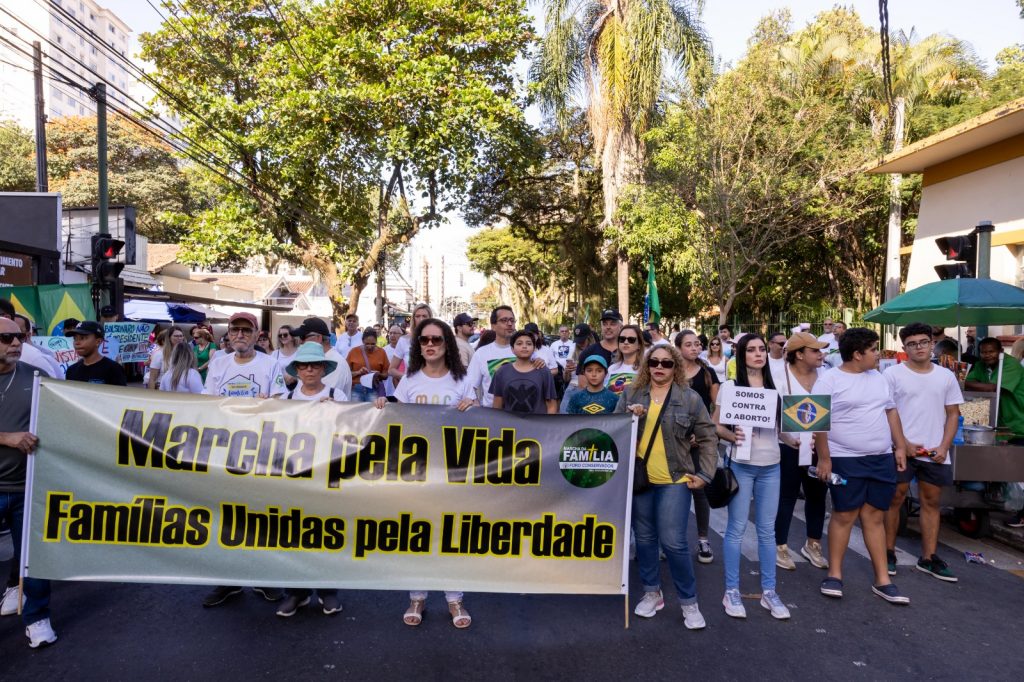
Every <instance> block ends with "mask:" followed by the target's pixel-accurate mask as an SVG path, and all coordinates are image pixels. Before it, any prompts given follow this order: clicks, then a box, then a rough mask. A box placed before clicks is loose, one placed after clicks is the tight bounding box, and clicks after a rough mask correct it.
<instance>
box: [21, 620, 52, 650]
mask: <svg viewBox="0 0 1024 682" xmlns="http://www.w3.org/2000/svg"><path fill="white" fill-rule="evenodd" d="M25 636H26V637H28V645H29V646H30V647H32V648H33V649H37V648H39V647H41V646H42V645H44V644H53V643H54V642H56V641H57V633H56V632H54V631H53V627H52V626H51V625H50V619H49V618H43V619H42V620H37V621H36V622H34V623H31V624H30V625H28V626H27V627H26V628H25Z"/></svg>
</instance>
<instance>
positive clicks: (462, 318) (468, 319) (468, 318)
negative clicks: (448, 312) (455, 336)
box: [452, 313, 476, 327]
mask: <svg viewBox="0 0 1024 682" xmlns="http://www.w3.org/2000/svg"><path fill="white" fill-rule="evenodd" d="M474 322H476V318H475V317H473V316H472V315H470V314H469V313H459V314H458V315H456V316H455V319H454V320H452V326H453V327H458V326H459V325H462V324H472V323H474Z"/></svg>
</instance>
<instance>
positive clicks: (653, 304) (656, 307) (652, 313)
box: [644, 256, 661, 324]
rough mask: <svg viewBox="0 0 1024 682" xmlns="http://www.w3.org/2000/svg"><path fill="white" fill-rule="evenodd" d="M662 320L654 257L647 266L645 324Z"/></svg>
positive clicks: (651, 257)
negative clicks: (655, 279)
mask: <svg viewBox="0 0 1024 682" xmlns="http://www.w3.org/2000/svg"><path fill="white" fill-rule="evenodd" d="M660 320H661V301H660V300H658V283H657V282H655V281H654V256H650V262H649V263H648V265H647V296H645V297H644V324H647V323H648V322H658V321H660Z"/></svg>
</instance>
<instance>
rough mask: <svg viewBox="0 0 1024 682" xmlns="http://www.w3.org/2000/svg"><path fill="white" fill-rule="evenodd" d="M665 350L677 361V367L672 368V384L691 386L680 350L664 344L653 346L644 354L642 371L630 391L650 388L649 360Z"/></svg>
mask: <svg viewBox="0 0 1024 682" xmlns="http://www.w3.org/2000/svg"><path fill="white" fill-rule="evenodd" d="M659 350H663V351H665V352H666V353H668V354H669V355H670V356H671V358H672V359H673V360H675V363H676V366H675V367H674V368H672V382H673V383H675V384H676V385H678V386H689V385H690V382H689V380H688V379H687V378H686V368H685V367H683V354H682V353H680V352H679V349H678V348H676V347H675V346H672V345H670V344H667V343H663V344H661V345H659V346H651V348H650V349H649V350H648V351H647V352H646V353H644V357H643V361H642V362H641V363H640V371H639V372H637V375H636V378H635V379H633V383H632V384H631V385H630V386H629V388H630V389H632V390H636V389H638V388H641V387H643V386H648V385H650V383H651V368H650V367H648V366H647V359H648V358H650V357H651V355H653V354H654V352H655V351H659Z"/></svg>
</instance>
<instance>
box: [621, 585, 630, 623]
mask: <svg viewBox="0 0 1024 682" xmlns="http://www.w3.org/2000/svg"><path fill="white" fill-rule="evenodd" d="M622 606H623V607H624V609H623V610H624V611H625V616H626V627H625V628H624V629H625V630H628V629H629V595H628V594H624V595H622Z"/></svg>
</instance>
